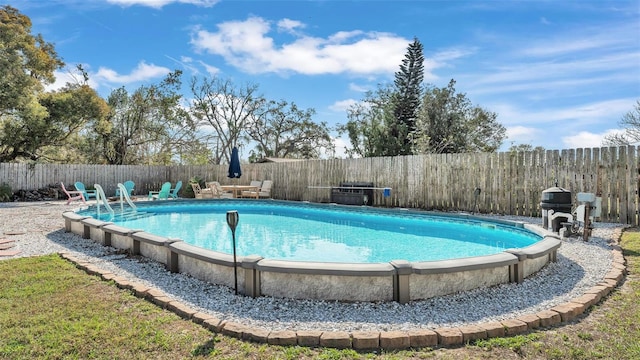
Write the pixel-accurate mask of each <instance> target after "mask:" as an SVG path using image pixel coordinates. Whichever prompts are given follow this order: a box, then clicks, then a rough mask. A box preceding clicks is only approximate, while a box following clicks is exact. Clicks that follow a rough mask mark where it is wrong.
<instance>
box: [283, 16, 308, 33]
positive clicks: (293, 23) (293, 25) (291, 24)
mask: <svg viewBox="0 0 640 360" xmlns="http://www.w3.org/2000/svg"><path fill="white" fill-rule="evenodd" d="M298 28H305V24H303V23H301V22H300V21H297V20H291V19H282V20H280V21H278V30H280V31H284V32H288V33H292V34H295V33H296V29H298Z"/></svg>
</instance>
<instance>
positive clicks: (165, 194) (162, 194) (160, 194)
mask: <svg viewBox="0 0 640 360" xmlns="http://www.w3.org/2000/svg"><path fill="white" fill-rule="evenodd" d="M170 192H171V183H170V182H168V181H167V182H166V183H164V184H162V187H161V188H160V191H149V199H151V200H168V199H169V193H170Z"/></svg>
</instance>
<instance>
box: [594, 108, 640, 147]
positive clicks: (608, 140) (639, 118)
mask: <svg viewBox="0 0 640 360" xmlns="http://www.w3.org/2000/svg"><path fill="white" fill-rule="evenodd" d="M618 125H620V127H622V128H623V129H624V132H622V133H619V134H613V135H609V136H606V137H605V139H604V141H603V144H604V145H607V146H620V145H631V144H636V143H638V142H640V100H636V104H635V106H634V109H633V110H631V111H629V112H628V113H626V114H625V115H624V116H623V117H622V119H621V120H620V121H619V122H618Z"/></svg>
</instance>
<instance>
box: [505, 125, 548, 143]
mask: <svg viewBox="0 0 640 360" xmlns="http://www.w3.org/2000/svg"><path fill="white" fill-rule="evenodd" d="M540 135H541V131H540V129H536V128H534V127H527V126H512V127H507V139H506V141H505V143H508V145H509V146H511V145H518V144H529V145H533V146H536V144H535V140H536V138H538V137H539V136H540ZM505 145H507V144H505Z"/></svg>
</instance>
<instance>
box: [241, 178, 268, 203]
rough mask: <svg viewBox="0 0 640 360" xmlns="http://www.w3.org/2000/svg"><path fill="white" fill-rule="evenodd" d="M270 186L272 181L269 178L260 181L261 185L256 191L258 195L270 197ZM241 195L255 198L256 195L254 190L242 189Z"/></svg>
mask: <svg viewBox="0 0 640 360" xmlns="http://www.w3.org/2000/svg"><path fill="white" fill-rule="evenodd" d="M271 186H273V181H271V180H265V181H263V182H262V185H261V186H260V190H259V191H258V197H260V198H267V199H269V198H271ZM242 197H251V198H255V197H256V192H255V191H243V192H242Z"/></svg>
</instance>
